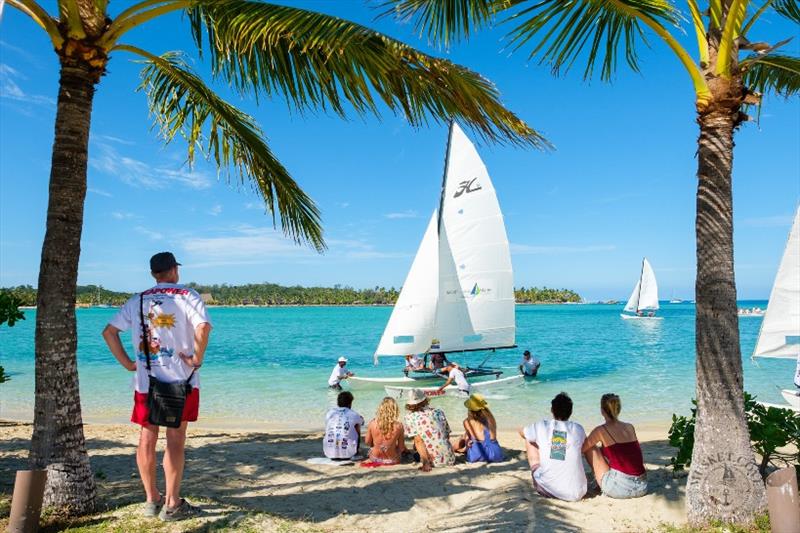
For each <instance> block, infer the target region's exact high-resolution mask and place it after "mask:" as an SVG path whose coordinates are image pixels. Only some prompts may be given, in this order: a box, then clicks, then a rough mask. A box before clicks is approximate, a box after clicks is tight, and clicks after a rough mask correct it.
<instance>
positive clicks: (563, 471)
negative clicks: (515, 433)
mask: <svg viewBox="0 0 800 533" xmlns="http://www.w3.org/2000/svg"><path fill="white" fill-rule="evenodd" d="M524 433H525V438H526V439H527V440H528V442H535V443H536V444H537V445H538V446H539V460H540V465H541V466H539V468H538V469H537V470H536V472H534V474H533V476H534V477H535V478H536V483H538V484H539V485H541V487H542V488H543V489H544V490H546V491H547V492H549V493H550V494H552V495H553V496H555V497H556V498H559V499H561V500H567V501H577V500H580V499H581V498H583V496H584V495H585V494H586V473H585V472H584V470H583V460H582V459H581V457H582V456H581V447H582V446H583V441H584V440H586V432H585V431H584V430H583V426H581V425H580V424H578V423H576V422H571V421H569V420H568V421H566V422H564V421H561V420H540V421H539V422H535V423H533V424H531V425H530V426H527V427H526V428H525V430H524Z"/></svg>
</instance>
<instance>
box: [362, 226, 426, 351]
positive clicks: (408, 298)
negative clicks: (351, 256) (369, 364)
mask: <svg viewBox="0 0 800 533" xmlns="http://www.w3.org/2000/svg"><path fill="white" fill-rule="evenodd" d="M438 221H439V215H438V211H434V212H433V216H432V217H431V220H430V222H429V223H428V229H427V230H426V231H425V236H424V237H423V238H422V242H421V243H420V245H419V249H418V250H417V255H416V257H414V262H413V263H412V264H411V270H409V271H408V276H407V277H406V281H405V283H403V289H402V290H401V291H400V296H399V297H398V298H397V302H396V303H395V305H394V309H393V310H392V316H391V317H389V322H388V323H387V324H386V329H385V330H384V332H383V337H382V338H381V342H380V344H379V345H378V350H377V351H376V352H375V354H376V357H377V354H381V355H405V354H410V353H412V354H413V353H423V352H425V351H426V350H427V349H428V348H430V346H431V339H432V338H433V336H434V325H435V320H436V301H437V300H438V294H439V271H438V266H439V258H438V256H439V237H438V231H437V225H438ZM376 362H377V360H376Z"/></svg>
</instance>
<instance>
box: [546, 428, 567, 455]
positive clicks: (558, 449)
mask: <svg viewBox="0 0 800 533" xmlns="http://www.w3.org/2000/svg"><path fill="white" fill-rule="evenodd" d="M566 458H567V432H566V431H560V430H558V429H554V430H553V437H552V438H551V439H550V459H554V460H556V461H564V460H565V459H566Z"/></svg>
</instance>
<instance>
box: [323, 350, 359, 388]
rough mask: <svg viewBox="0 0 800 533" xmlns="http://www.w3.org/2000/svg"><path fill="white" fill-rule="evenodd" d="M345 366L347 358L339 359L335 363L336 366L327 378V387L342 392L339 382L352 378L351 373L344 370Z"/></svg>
mask: <svg viewBox="0 0 800 533" xmlns="http://www.w3.org/2000/svg"><path fill="white" fill-rule="evenodd" d="M345 365H347V358H345V357H340V358H339V360H338V361H337V362H336V366H335V367H333V371H331V377H329V378H328V386H329V387H330V388H332V389H336V390H342V385H341V382H342V380H343V379H347V378H349V377H350V376H353V375H355V374H353V373H352V372H350V371H349V370H347V369H346V368H345Z"/></svg>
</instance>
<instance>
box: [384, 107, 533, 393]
mask: <svg viewBox="0 0 800 533" xmlns="http://www.w3.org/2000/svg"><path fill="white" fill-rule="evenodd" d="M515 336H516V323H515V309H514V274H513V270H512V267H511V253H510V251H509V245H508V237H507V236H506V228H505V224H504V222H503V214H502V212H501V211H500V204H499V203H498V201H497V195H496V194H495V190H494V186H493V184H492V181H491V179H490V178H489V173H488V171H487V170H486V166H485V165H484V164H483V161H482V160H481V158H480V156H479V155H478V152H477V150H476V149H475V146H473V144H472V143H471V142H470V140H469V139H468V138H467V136H466V135H465V134H464V132H463V131H462V130H461V128H460V127H459V126H458V124H456V123H455V122H451V124H450V132H449V138H448V144H447V155H446V157H445V170H444V176H443V180H442V189H441V195H440V198H439V207H438V209H436V210H434V212H433V214H432V216H431V218H430V221H429V222H428V226H427V229H426V230H425V234H424V236H423V238H422V242H421V243H420V245H419V249H418V250H417V255H416V257H415V258H414V262H413V263H412V265H411V269H410V270H409V272H408V276H407V278H406V281H405V283H404V284H403V289H402V290H401V292H400V296H399V297H398V299H397V303H396V304H395V306H394V309H393V310H392V315H391V317H390V318H389V321H388V323H387V324H386V329H385V330H384V332H383V336H382V337H381V340H380V343H379V344H378V347H377V349H376V350H375V363H376V364H377V363H378V359H379V358H380V357H383V356H403V355H406V354H421V353H430V354H434V353H445V354H447V353H452V352H470V351H480V350H492V351H493V350H497V349H502V348H514V347H516V344H515ZM479 373H481V372H479ZM483 373H484V374H491V375H494V377H495V378H497V377H499V375H500V372H496V371H493V372H483ZM473 375H474V372H473ZM467 377H470V372H467ZM516 377H520V378H521V377H522V376H515V378H516ZM408 379H412V380H413V378H408ZM503 381H504V382H506V381H507V378H506V379H504V380H503ZM387 384H388V383H387Z"/></svg>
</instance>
